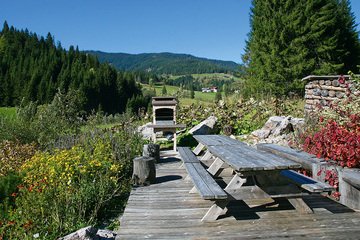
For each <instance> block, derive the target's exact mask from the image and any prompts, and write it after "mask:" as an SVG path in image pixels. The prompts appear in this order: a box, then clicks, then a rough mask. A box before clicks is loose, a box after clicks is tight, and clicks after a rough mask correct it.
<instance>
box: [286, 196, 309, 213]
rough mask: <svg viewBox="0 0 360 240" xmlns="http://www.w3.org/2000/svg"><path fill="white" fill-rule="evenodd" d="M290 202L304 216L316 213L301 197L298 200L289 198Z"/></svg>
mask: <svg viewBox="0 0 360 240" xmlns="http://www.w3.org/2000/svg"><path fill="white" fill-rule="evenodd" d="M288 201H289V202H290V203H291V205H293V206H294V208H295V209H296V210H297V211H298V212H299V213H302V214H308V213H314V212H313V210H312V209H311V208H310V207H309V206H308V205H307V204H306V203H305V202H304V200H303V199H302V198H301V197H297V198H288Z"/></svg>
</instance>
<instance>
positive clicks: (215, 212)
mask: <svg viewBox="0 0 360 240" xmlns="http://www.w3.org/2000/svg"><path fill="white" fill-rule="evenodd" d="M228 203H229V201H228V200H219V201H215V203H214V204H213V205H212V206H211V207H210V209H209V210H208V211H207V213H206V214H205V216H204V217H203V218H202V219H201V221H215V220H216V219H217V218H218V217H219V216H220V215H223V214H225V213H226V212H227V210H228V209H227V208H226V206H227V205H228Z"/></svg>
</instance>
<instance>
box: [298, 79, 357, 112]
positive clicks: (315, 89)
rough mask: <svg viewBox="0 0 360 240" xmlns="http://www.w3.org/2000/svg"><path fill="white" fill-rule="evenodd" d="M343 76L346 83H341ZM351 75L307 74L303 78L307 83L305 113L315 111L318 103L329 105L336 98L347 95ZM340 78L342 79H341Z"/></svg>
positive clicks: (323, 105)
mask: <svg viewBox="0 0 360 240" xmlns="http://www.w3.org/2000/svg"><path fill="white" fill-rule="evenodd" d="M340 77H343V78H344V80H345V83H341V82H342V81H341V80H340ZM349 78H350V76H348V75H345V76H340V75H337V76H313V75H311V76H307V77H305V78H303V81H306V85H305V114H308V113H309V112H311V111H314V110H315V109H316V108H317V106H318V105H320V106H322V107H327V106H329V104H330V103H331V102H333V101H335V100H340V99H343V98H344V97H346V91H347V84H348V83H350V86H351V80H349ZM339 80H340V81H339Z"/></svg>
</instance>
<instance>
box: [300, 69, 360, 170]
mask: <svg viewBox="0 0 360 240" xmlns="http://www.w3.org/2000/svg"><path fill="white" fill-rule="evenodd" d="M338 80H339V82H340V83H341V84H345V85H346V86H347V91H346V93H347V94H346V96H347V98H346V99H344V100H342V101H340V102H333V103H332V104H330V107H329V108H328V109H320V110H321V111H319V114H320V115H319V116H318V119H319V122H318V126H313V127H310V128H309V129H318V130H315V132H314V133H310V132H308V134H307V136H306V135H305V136H306V137H305V138H304V144H303V150H304V151H306V152H309V153H311V154H314V155H316V156H317V157H318V158H325V159H326V160H334V161H335V162H336V163H337V164H338V165H340V166H342V167H344V166H346V167H350V168H354V167H360V98H359V97H356V96H355V94H353V93H356V92H358V91H359V84H358V83H359V80H358V79H356V78H354V80H353V82H352V84H349V83H348V82H346V80H345V78H344V77H343V76H341V77H340V78H339V79H338ZM350 86H351V87H350ZM319 125H320V128H319Z"/></svg>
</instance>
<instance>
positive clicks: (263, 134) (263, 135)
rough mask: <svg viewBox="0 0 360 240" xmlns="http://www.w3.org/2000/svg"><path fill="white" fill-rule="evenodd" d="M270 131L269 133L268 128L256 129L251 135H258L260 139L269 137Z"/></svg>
mask: <svg viewBox="0 0 360 240" xmlns="http://www.w3.org/2000/svg"><path fill="white" fill-rule="evenodd" d="M270 133H271V130H270V129H258V130H255V131H253V132H252V133H251V135H254V136H255V137H258V138H260V139H265V138H267V137H269V135H270Z"/></svg>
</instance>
